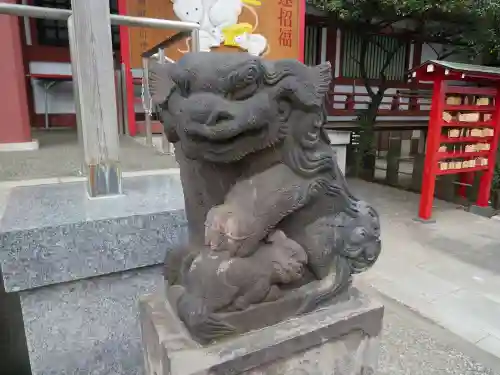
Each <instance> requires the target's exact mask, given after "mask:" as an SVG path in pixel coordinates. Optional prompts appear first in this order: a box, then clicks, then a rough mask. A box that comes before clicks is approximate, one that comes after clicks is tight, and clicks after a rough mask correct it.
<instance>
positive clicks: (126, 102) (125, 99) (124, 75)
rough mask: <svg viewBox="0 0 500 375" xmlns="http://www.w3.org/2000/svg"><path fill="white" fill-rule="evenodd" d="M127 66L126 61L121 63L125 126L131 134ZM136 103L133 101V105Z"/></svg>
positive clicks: (126, 132) (127, 132)
mask: <svg viewBox="0 0 500 375" xmlns="http://www.w3.org/2000/svg"><path fill="white" fill-rule="evenodd" d="M126 74H127V67H126V66H125V64H124V63H122V64H121V70H120V76H121V81H122V98H123V102H122V104H123V126H124V129H125V134H127V135H130V131H129V121H128V106H129V104H128V95H127V82H126ZM133 104H134V103H132V105H133Z"/></svg>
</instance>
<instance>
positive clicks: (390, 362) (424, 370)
mask: <svg viewBox="0 0 500 375" xmlns="http://www.w3.org/2000/svg"><path fill="white" fill-rule="evenodd" d="M356 284H357V285H356V286H357V287H358V288H360V289H362V290H363V291H364V292H365V293H369V294H372V295H374V297H375V298H377V299H379V300H381V301H382V302H383V304H384V306H385V313H384V329H383V331H382V339H381V348H380V357H379V367H378V371H377V375H445V374H446V375H499V374H500V359H498V358H496V357H494V356H493V355H490V354H488V353H486V352H484V351H482V350H480V349H478V348H477V347H476V346H474V345H473V344H470V343H468V342H466V341H465V340H463V339H461V338H459V337H458V336H455V335H453V334H450V332H449V331H448V330H446V329H444V328H442V327H439V326H437V325H435V324H434V323H432V322H430V321H429V320H427V319H425V318H423V317H421V316H420V315H418V314H417V313H415V312H413V311H411V310H410V309H408V308H406V307H404V306H402V305H401V304H399V303H398V302H396V301H393V300H391V299H389V298H387V297H385V296H384V295H381V294H380V293H378V292H376V291H374V290H372V288H370V287H367V286H366V285H365V284H364V283H362V282H357V283H356Z"/></svg>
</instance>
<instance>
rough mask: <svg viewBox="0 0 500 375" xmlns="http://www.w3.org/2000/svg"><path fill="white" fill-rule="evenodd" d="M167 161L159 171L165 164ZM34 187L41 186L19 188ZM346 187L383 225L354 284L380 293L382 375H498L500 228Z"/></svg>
mask: <svg viewBox="0 0 500 375" xmlns="http://www.w3.org/2000/svg"><path fill="white" fill-rule="evenodd" d="M134 147H135V145H134ZM150 151H151V152H153V153H154V151H152V150H147V152H150ZM56 156H57V154H53V157H56ZM2 157H3V156H2V155H0V168H2V169H1V170H2V171H5V164H4V160H1V158H2ZM164 158H165V156H161V158H158V159H159V162H158V163H159V165H162V166H163V165H165V164H167V165H169V164H168V162H166V161H165V160H164ZM45 168H47V169H48V170H50V166H45ZM30 170H31V171H33V170H32V169H30ZM67 170H69V169H60V170H59V171H58V174H57V175H56V176H57V177H60V176H70V177H62V178H52V179H49V180H50V181H49V180H44V181H42V183H57V182H64V181H71V180H74V179H75V177H71V176H74V174H61V173H62V172H64V171H67ZM132 173H133V174H137V173H139V174H140V173H141V172H132ZM144 173H167V172H166V171H162V170H157V171H155V172H144ZM27 176H28V177H30V178H35V177H36V176H35V177H34V176H33V174H29V175H27ZM42 177H47V176H46V175H44V176H42ZM16 178H17V179H19V178H20V176H19V175H18V176H17V177H16ZM0 179H4V178H1V177H0ZM19 183H20V182H13V181H11V182H9V181H7V182H5V181H4V182H3V183H0V216H1V214H2V212H1V211H2V210H1V208H2V201H5V200H6V199H8V193H9V190H10V188H11V187H12V185H14V184H19ZM32 183H40V181H38V182H37V181H24V182H22V183H21V184H32ZM350 185H351V186H352V188H353V191H354V192H355V193H356V194H357V195H359V196H360V197H363V198H365V199H366V200H368V201H370V202H371V203H372V204H373V205H374V206H375V207H376V208H377V209H378V211H379V213H380V215H381V221H382V235H383V253H382V255H381V258H380V259H379V261H378V262H377V264H376V265H375V266H374V267H373V269H372V270H370V271H368V272H366V273H365V274H362V275H359V277H357V281H356V282H357V283H358V284H360V285H361V286H363V287H366V286H370V287H371V288H373V290H371V292H374V293H381V294H382V296H383V297H382V298H384V302H385V304H386V307H387V311H386V316H385V329H384V337H383V340H382V350H381V357H380V363H381V364H380V371H379V374H381V375H399V374H401V375H403V374H404V375H406V374H408V375H410V374H411V375H419V374H422V375H424V374H425V375H433V374H436V375H437V374H457V375H469V374H488V375H489V374H498V375H500V365H499V361H500V359H499V357H500V221H496V220H488V219H485V218H481V217H479V216H475V215H472V214H469V213H466V212H463V211H462V210H460V209H457V206H455V205H451V204H447V203H445V202H442V201H436V202H435V206H436V207H435V209H434V212H435V219H436V220H437V221H436V223H435V224H427V225H425V224H420V223H416V222H414V221H413V218H414V217H415V214H416V212H417V208H418V195H415V194H412V193H408V192H406V191H401V190H397V189H393V188H390V187H387V186H382V185H378V184H370V183H366V182H363V181H359V180H353V181H350ZM387 297H390V299H387ZM396 301H397V302H396ZM401 304H403V305H404V306H403V305H401ZM430 321H433V322H434V323H431V322H430ZM450 332H451V333H450ZM490 369H492V370H490ZM495 371H496V372H495Z"/></svg>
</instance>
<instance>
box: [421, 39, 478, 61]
mask: <svg viewBox="0 0 500 375" xmlns="http://www.w3.org/2000/svg"><path fill="white" fill-rule="evenodd" d="M450 48H453V47H449V46H447V45H444V44H437V43H429V44H427V43H425V44H424V45H422V58H421V59H420V62H422V63H423V62H426V61H427V60H436V59H437V58H438V55H442V54H443V53H444V52H446V51H448V50H450ZM434 50H435V51H434ZM436 52H437V54H436ZM444 60H446V61H452V62H460V63H469V64H470V63H475V64H480V63H481V62H480V58H479V57H478V58H477V59H476V61H472V62H471V60H470V59H469V57H468V56H467V54H464V53H455V54H453V55H451V56H448V57H446V58H445V59H444Z"/></svg>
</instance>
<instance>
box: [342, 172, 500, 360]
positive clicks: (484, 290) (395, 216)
mask: <svg viewBox="0 0 500 375" xmlns="http://www.w3.org/2000/svg"><path fill="white" fill-rule="evenodd" d="M350 185H351V186H352V188H353V191H354V192H355V193H356V194H357V195H358V196H360V197H362V198H364V199H365V200H367V201H369V202H370V203H372V204H373V205H374V207H375V208H377V210H378V211H379V213H380V216H381V225H382V241H383V253H382V255H381V257H380V259H379V261H378V262H377V263H376V264H375V266H374V267H373V268H372V269H371V270H369V271H368V272H366V273H364V274H362V275H360V276H359V279H360V280H361V281H363V282H366V283H368V284H370V285H372V286H373V287H374V288H375V289H377V290H378V291H379V292H381V293H382V294H384V295H387V296H389V297H391V298H392V299H394V300H396V301H398V302H400V303H402V304H404V305H406V306H408V307H410V308H411V309H413V310H415V311H417V312H418V313H420V314H421V315H422V316H424V317H426V318H429V319H431V320H432V321H434V322H436V323H437V324H439V325H441V326H442V327H444V328H446V329H448V330H450V331H451V332H453V333H454V334H456V335H458V336H460V337H462V338H464V339H465V340H467V341H469V342H471V343H473V344H475V345H476V346H477V347H479V348H481V349H483V350H485V351H487V352H489V353H491V354H493V355H495V356H497V357H500V222H499V221H498V220H491V219H486V218H483V217H480V216H477V215H473V214H470V213H467V212H464V211H463V210H462V209H459V208H458V206H455V205H452V204H448V203H446V202H442V201H438V200H436V201H435V204H434V205H435V207H434V219H435V220H436V223H435V224H422V223H418V222H415V221H413V219H414V218H415V217H416V213H417V210H418V202H419V195H417V194H413V193H409V192H406V191H401V190H397V189H394V188H390V187H387V186H382V185H378V184H370V183H367V182H363V181H359V180H353V181H350Z"/></svg>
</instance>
